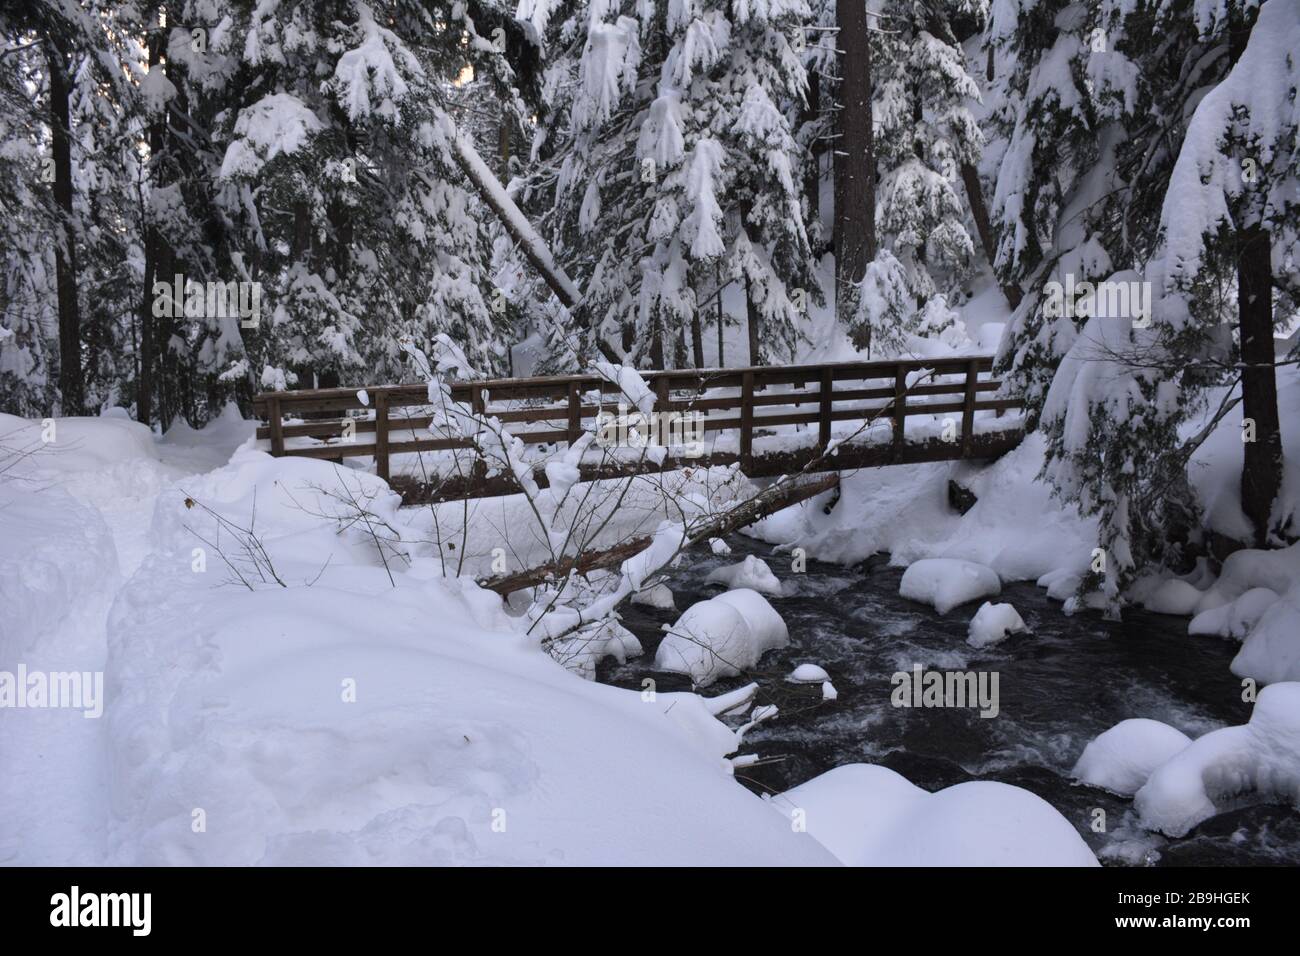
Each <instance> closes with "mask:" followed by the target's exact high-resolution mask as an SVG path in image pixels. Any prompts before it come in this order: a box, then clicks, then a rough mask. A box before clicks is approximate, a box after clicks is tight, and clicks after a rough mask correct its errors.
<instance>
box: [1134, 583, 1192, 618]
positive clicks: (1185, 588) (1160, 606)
mask: <svg viewBox="0 0 1300 956" xmlns="http://www.w3.org/2000/svg"><path fill="white" fill-rule="evenodd" d="M1202 596H1203V595H1202V594H1201V592H1200V591H1199V590H1197V589H1196V588H1195V587H1193V586H1192V585H1190V584H1188V583H1187V582H1186V581H1184V580H1182V579H1180V578H1170V579H1169V580H1168V581H1162V582H1161V583H1160V585H1159V586H1158V587H1157V588H1156V589H1155V590H1153V591H1152V592H1151V593H1150V594H1149V595H1147V597H1146V598H1145V600H1143V602H1142V605H1143V606H1144V607H1145V608H1146V609H1147V610H1148V611H1154V612H1155V613H1156V614H1174V615H1178V616H1187V615H1189V614H1195V613H1196V608H1197V606H1198V605H1199V604H1200V602H1201V598H1202Z"/></svg>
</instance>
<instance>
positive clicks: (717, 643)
mask: <svg viewBox="0 0 1300 956" xmlns="http://www.w3.org/2000/svg"><path fill="white" fill-rule="evenodd" d="M789 642H790V634H789V631H787V630H786V626H785V621H783V620H781V615H780V614H778V613H777V612H776V610H775V609H774V608H773V607H772V605H770V604H768V603H767V601H766V599H764V597H763V596H762V595H761V594H759V593H758V592H757V591H751V590H749V589H748V588H738V589H736V590H734V591H727V592H725V593H723V594H719V595H718V596H717V597H715V598H710V599H709V600H707V601H700V602H698V603H696V604H693V605H691V606H690V607H689V608H687V610H686V613H684V614H683V615H682V616H681V617H679V618H678V619H677V622H676V623H675V624H673V626H672V627H671V628H670V629H669V632H668V636H667V637H665V638H664V639H663V641H662V643H660V645H659V650H658V652H657V653H656V654H655V667H657V668H658V669H659V670H664V671H671V672H673V673H677V674H690V675H691V679H692V680H693V681H694V682H695V683H696V684H697V685H698V686H700V687H707V686H708V685H709V684H712V683H713V682H714V681H716V680H717V679H718V678H719V677H729V676H733V675H736V674H740V673H742V672H743V671H746V670H748V669H749V668H751V667H753V666H754V665H755V664H757V663H758V659H759V658H760V657H762V656H763V654H764V653H765V652H767V651H769V650H772V649H773V648H777V647H784V646H785V645H786V644H788V643H789Z"/></svg>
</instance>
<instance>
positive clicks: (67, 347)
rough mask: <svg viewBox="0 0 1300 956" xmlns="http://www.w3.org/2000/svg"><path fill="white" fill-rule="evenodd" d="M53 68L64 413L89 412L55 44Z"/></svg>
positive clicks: (65, 112)
mask: <svg viewBox="0 0 1300 956" xmlns="http://www.w3.org/2000/svg"><path fill="white" fill-rule="evenodd" d="M45 58H46V62H47V63H48V64H49V70H50V133H51V146H52V152H53V154H54V155H53V158H54V202H55V205H57V206H58V207H59V231H58V234H57V236H56V238H55V243H54V275H55V289H56V292H57V295H58V303H59V394H60V397H61V399H62V412H63V414H64V415H80V414H82V413H83V412H84V411H85V402H86V385H85V378H84V376H83V374H82V370H81V306H80V304H79V303H78V302H77V279H78V276H77V244H76V237H75V230H74V229H73V224H72V139H71V135H72V133H71V131H72V126H71V116H70V113H69V109H68V78H67V72H66V71H67V63H66V62H65V59H64V56H63V53H62V51H60V50H58V49H57V48H56V47H55V45H54V44H53V43H50V44H48V45H47V46H46V47H45Z"/></svg>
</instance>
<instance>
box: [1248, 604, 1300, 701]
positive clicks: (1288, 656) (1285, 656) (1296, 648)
mask: <svg viewBox="0 0 1300 956" xmlns="http://www.w3.org/2000/svg"><path fill="white" fill-rule="evenodd" d="M1246 593H1247V594H1251V593H1254V592H1251V591H1248V592H1246ZM1244 598H1245V595H1243V596H1242V599H1244ZM1231 669H1232V672H1233V673H1234V674H1236V675H1237V676H1238V677H1253V678H1254V679H1255V680H1256V681H1258V682H1259V683H1261V684H1276V683H1278V682H1280V681H1300V584H1296V585H1295V586H1294V587H1292V588H1291V590H1289V591H1287V593H1286V594H1284V595H1282V597H1281V598H1279V599H1278V600H1277V601H1274V602H1273V603H1272V604H1270V605H1269V606H1268V608H1267V609H1266V610H1265V611H1264V612H1263V613H1262V614H1261V615H1260V616H1259V620H1257V621H1256V622H1255V624H1254V626H1253V627H1251V628H1250V632H1249V634H1248V635H1247V637H1246V640H1245V643H1243V644H1242V645H1241V650H1240V651H1238V652H1237V656H1236V657H1234V658H1233V659H1232V665H1231Z"/></svg>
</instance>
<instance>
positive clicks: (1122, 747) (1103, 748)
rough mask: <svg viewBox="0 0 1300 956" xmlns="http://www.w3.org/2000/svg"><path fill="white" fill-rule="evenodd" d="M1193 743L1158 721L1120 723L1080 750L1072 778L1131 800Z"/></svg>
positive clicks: (1145, 719)
mask: <svg viewBox="0 0 1300 956" xmlns="http://www.w3.org/2000/svg"><path fill="white" fill-rule="evenodd" d="M1191 742H1192V740H1191V738H1190V737H1188V736H1187V735H1186V734H1185V733H1183V732H1182V731H1181V730H1178V729H1177V728H1175V727H1170V726H1169V725H1168V724H1166V723H1162V722H1161V721H1159V720H1151V719H1149V718H1146V717H1133V718H1130V719H1129V720H1121V721H1120V722H1119V723H1118V724H1116V725H1115V726H1114V727H1112V728H1110V730H1107V731H1106V732H1105V733H1103V734H1099V735H1098V736H1097V737H1096V738H1094V739H1093V740H1092V741H1090V742H1089V743H1088V746H1086V747H1084V748H1083V753H1082V754H1081V755H1080V756H1079V759H1078V761H1076V762H1075V765H1074V769H1073V770H1072V771H1071V774H1072V775H1073V776H1074V778H1075V779H1076V780H1078V781H1079V783H1083V784H1087V785H1088V786H1090V787H1100V788H1101V789H1103V790H1109V791H1110V792H1111V793H1118V794H1120V795H1121V796H1125V797H1131V796H1133V794H1135V793H1137V792H1138V790H1140V789H1141V788H1142V785H1143V784H1145V783H1146V782H1147V780H1148V779H1150V777H1151V774H1152V772H1153V771H1154V770H1155V769H1156V768H1157V767H1159V766H1160V765H1161V764H1163V763H1165V762H1166V761H1168V760H1169V759H1170V758H1171V757H1173V756H1174V754H1176V753H1178V752H1179V751H1180V750H1182V749H1183V748H1184V747H1186V746H1187V745H1188V744H1190V743H1191Z"/></svg>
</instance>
